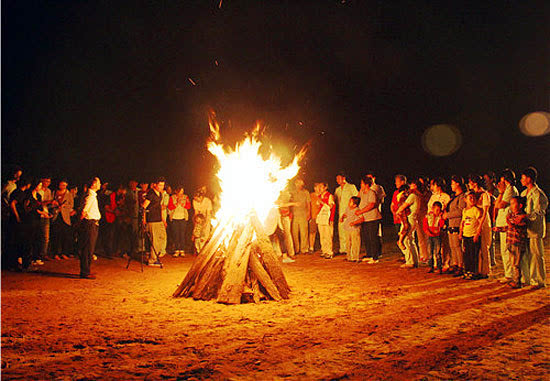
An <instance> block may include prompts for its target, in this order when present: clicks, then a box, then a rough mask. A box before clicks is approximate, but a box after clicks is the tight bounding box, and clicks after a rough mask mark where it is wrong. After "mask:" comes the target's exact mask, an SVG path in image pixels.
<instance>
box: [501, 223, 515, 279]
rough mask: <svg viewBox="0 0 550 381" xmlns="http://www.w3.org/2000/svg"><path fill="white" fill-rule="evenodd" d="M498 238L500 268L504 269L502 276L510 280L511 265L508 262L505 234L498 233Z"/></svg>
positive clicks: (508, 255) (508, 254)
mask: <svg viewBox="0 0 550 381" xmlns="http://www.w3.org/2000/svg"><path fill="white" fill-rule="evenodd" d="M499 236H500V256H501V257H502V267H504V276H505V277H506V278H508V279H512V263H511V262H510V253H509V252H508V248H507V247H506V232H501V233H499Z"/></svg>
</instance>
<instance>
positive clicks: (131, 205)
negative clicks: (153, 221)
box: [124, 180, 141, 256]
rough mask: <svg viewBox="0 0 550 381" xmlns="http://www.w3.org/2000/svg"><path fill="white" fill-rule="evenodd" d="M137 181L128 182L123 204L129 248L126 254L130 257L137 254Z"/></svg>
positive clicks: (138, 203) (138, 204)
mask: <svg viewBox="0 0 550 381" xmlns="http://www.w3.org/2000/svg"><path fill="white" fill-rule="evenodd" d="M137 185H138V183H137V181H136V180H130V181H129V182H128V191H127V192H126V202H125V204H124V206H125V209H126V212H125V214H126V216H127V217H128V223H129V225H130V226H129V227H128V235H129V241H130V242H129V247H128V251H129V252H128V254H129V255H130V256H132V255H135V254H137V252H138V251H139V250H138V247H139V245H138V240H139V206H140V204H141V203H140V201H139V191H138V189H137Z"/></svg>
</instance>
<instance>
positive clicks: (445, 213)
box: [443, 212, 447, 220]
mask: <svg viewBox="0 0 550 381" xmlns="http://www.w3.org/2000/svg"><path fill="white" fill-rule="evenodd" d="M443 219H444V220H446V219H447V212H443Z"/></svg>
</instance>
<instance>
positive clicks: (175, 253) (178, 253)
mask: <svg viewBox="0 0 550 381" xmlns="http://www.w3.org/2000/svg"><path fill="white" fill-rule="evenodd" d="M179 256H180V252H179V251H177V250H176V251H174V254H172V257H174V258H177V257H179Z"/></svg>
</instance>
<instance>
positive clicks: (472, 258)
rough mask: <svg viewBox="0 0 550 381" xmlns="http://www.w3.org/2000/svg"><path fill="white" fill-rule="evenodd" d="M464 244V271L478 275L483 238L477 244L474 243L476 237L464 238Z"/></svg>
mask: <svg viewBox="0 0 550 381" xmlns="http://www.w3.org/2000/svg"><path fill="white" fill-rule="evenodd" d="M462 242H463V243H464V271H465V272H469V273H474V274H477V273H478V264H479V249H480V248H481V237H480V238H479V239H478V240H477V242H474V237H462Z"/></svg>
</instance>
